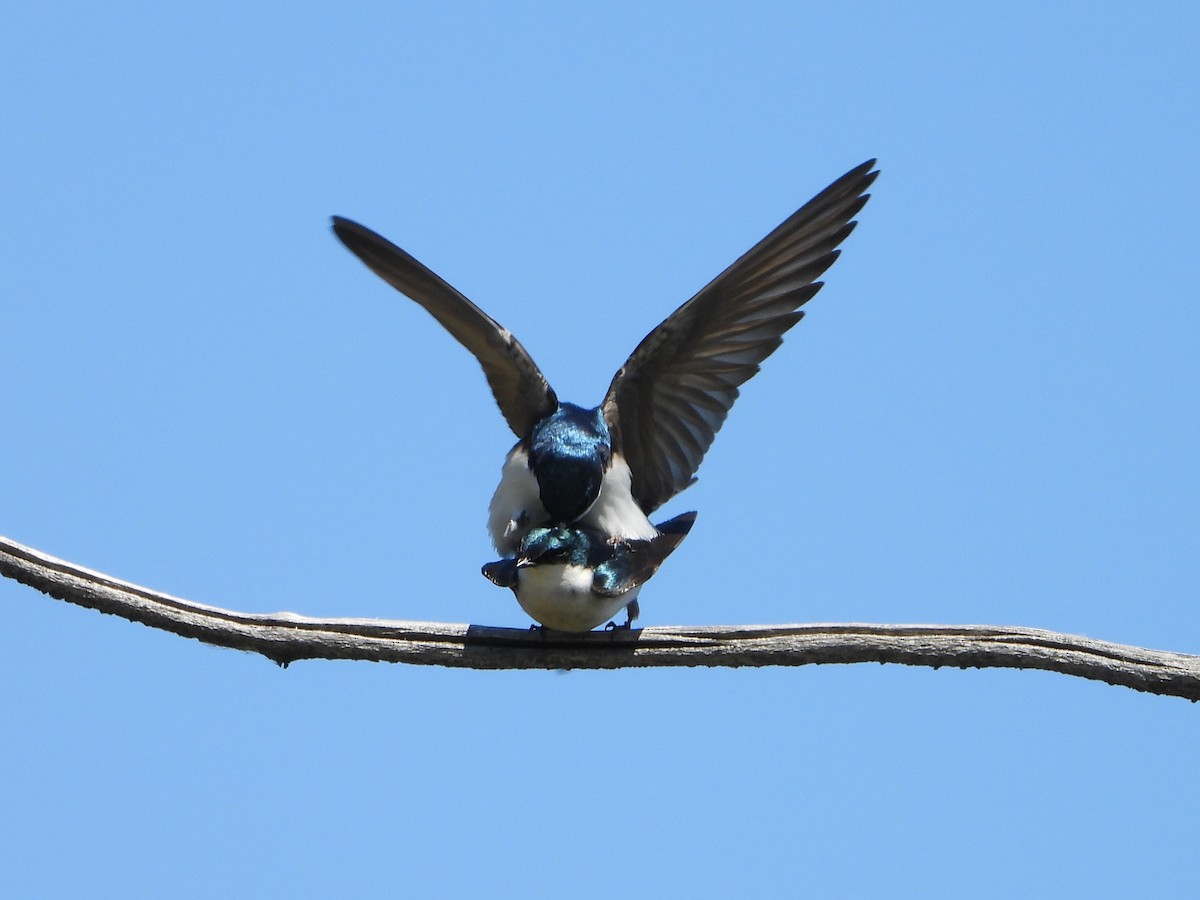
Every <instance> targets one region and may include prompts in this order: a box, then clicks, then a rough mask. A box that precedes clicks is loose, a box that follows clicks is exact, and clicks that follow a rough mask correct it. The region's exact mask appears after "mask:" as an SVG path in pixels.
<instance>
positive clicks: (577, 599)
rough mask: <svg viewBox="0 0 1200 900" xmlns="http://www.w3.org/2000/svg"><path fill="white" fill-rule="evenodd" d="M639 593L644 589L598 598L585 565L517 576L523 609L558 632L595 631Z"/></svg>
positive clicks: (524, 570) (550, 567) (530, 568)
mask: <svg viewBox="0 0 1200 900" xmlns="http://www.w3.org/2000/svg"><path fill="white" fill-rule="evenodd" d="M639 590H641V587H640V586H639V587H636V588H634V589H633V590H631V591H627V592H626V593H624V594H622V595H621V596H619V597H601V596H597V595H596V594H593V593H592V574H591V572H590V571H589V570H588V569H585V568H583V567H582V566H570V565H539V566H528V567H525V568H522V569H520V570H519V571H518V573H517V602H518V603H520V604H521V609H523V610H525V612H526V613H528V614H529V616H530V617H531V618H532V619H534V620H535V621H537V622H540V623H541V624H542V625H545V626H546V627H547V628H553V629H554V630H556V631H591V630H592V629H593V628H595V627H596V626H597V625H603V624H605V623H607V622H609V621H611V620H612V619H613V617H614V616H616V615H617V614H618V613H620V612H621V610H623V609H624V608H625V607H626V606H628V605H629V604H630V603H632V602H633V601H634V600H635V599H637V595H638V591H639ZM618 624H619V623H618Z"/></svg>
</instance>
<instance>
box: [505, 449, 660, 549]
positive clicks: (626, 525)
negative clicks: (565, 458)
mask: <svg viewBox="0 0 1200 900" xmlns="http://www.w3.org/2000/svg"><path fill="white" fill-rule="evenodd" d="M632 479H633V475H632V473H631V472H630V471H629V464H628V463H627V462H625V460H624V459H623V458H622V457H621V455H620V454H614V455H613V458H612V462H611V464H610V465H609V467H608V469H607V471H605V473H604V480H603V481H602V482H601V484H600V496H599V497H597V498H596V502H595V503H593V504H592V505H591V507H590V508H589V509H588V511H587V512H586V513H584V514H583V516H582V517H581V518H580V520H579V521H580V523H581V524H583V525H586V526H588V527H589V528H595V529H596V530H597V531H600V532H603V533H604V534H607V535H610V536H612V537H622V538H626V539H627V540H645V541H648V540H650V539H651V538H653V537H655V536H656V535H657V534H658V530H657V529H656V528H655V527H654V526H653V525H651V524H650V520H649V519H647V518H646V514H645V513H644V512H642V508H641V507H640V506H638V505H637V503H636V502H635V501H634V499H633V494H632V492H631V485H632ZM547 518H548V516H547V513H546V508H545V507H544V506H542V501H541V495H540V492H539V489H538V483H537V478H535V477H534V474H533V470H531V469H530V468H529V454H528V453H526V452H525V451H524V450H523V449H522V448H521V446H520V445H519V444H518V445H517V446H516V447H513V449H512V450H511V451H510V452H509V454H508V456H507V457H506V458H505V460H504V467H503V468H502V469H501V470H500V484H499V485H497V486H496V493H495V494H493V495H492V502H491V504H489V506H488V533H489V534H490V535H491V537H492V544H493V545H494V546H495V547H496V550H497V551H498V552H499V553H500V555H501V556H515V555H516V553H517V548H518V547H519V546H520V544H521V538H523V537H524V536H525V533H526V532H527V531H528V530H529V529H530V528H533V527H535V526H537V525H544V524H545V523H546V520H547Z"/></svg>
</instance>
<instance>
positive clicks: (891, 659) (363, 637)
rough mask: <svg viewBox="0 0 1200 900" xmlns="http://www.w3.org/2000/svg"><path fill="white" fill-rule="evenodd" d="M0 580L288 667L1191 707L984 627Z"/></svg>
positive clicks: (1185, 692)
mask: <svg viewBox="0 0 1200 900" xmlns="http://www.w3.org/2000/svg"><path fill="white" fill-rule="evenodd" d="M0 574H3V575H6V576H7V577H9V578H13V579H15V580H17V581H20V582H21V583H23V584H27V585H29V586H30V587H33V588H37V589H38V590H39V591H42V592H44V593H46V594H49V595H50V596H51V597H55V598H57V599H59V600H66V601H68V602H69V603H75V604H78V605H80V606H87V607H90V608H91V609H98V610H100V612H103V613H111V614H113V615H117V616H121V617H122V618H125V619H129V620H130V621H133V622H141V623H142V624H143V625H149V626H151V627H152V628H161V629H164V630H165V631H170V632H173V633H174V634H178V635H181V636H183V637H189V638H195V639H196V640H199V641H204V642H205V643H208V644H215V645H217V646H220V647H232V648H234V649H236V650H249V651H252V652H254V653H261V654H262V655H263V656H265V657H267V658H268V659H271V660H274V661H275V662H277V663H279V664H280V665H283V666H286V665H287V664H288V663H290V662H293V661H295V660H298V659H365V660H372V661H375V662H406V663H415V664H419V665H438V666H458V667H464V668H472V669H617V668H623V667H645V666H735V667H736V666H803V665H809V664H815V663H857V662H879V663H903V664H905V665H913V666H933V667H934V668H938V667H941V666H954V667H957V668H971V667H976V668H983V667H1004V668H1014V669H1044V670H1046V671H1050V672H1061V673H1063V674H1065V675H1076V676H1079V677H1081V678H1090V679H1094V680H1096V681H1103V682H1107V683H1108V684H1113V685H1122V686H1124V687H1130V688H1133V689H1134V690H1138V691H1148V692H1150V693H1153V694H1168V695H1172V696H1176V697H1185V698H1187V699H1188V700H1192V701H1196V700H1200V656H1192V655H1189V654H1185V653H1171V652H1167V651H1163V650H1147V649H1144V648H1141V647H1131V646H1126V645H1123V644H1111V643H1108V642H1107V641H1097V640H1092V639H1090V638H1085V637H1078V636H1076V635H1069V634H1059V633H1057V632H1053V631H1042V630H1040V629H1036V628H1018V627H1012V628H1004V627H995V626H990V625H860V624H840V625H820V624H814V625H735V626H728V627H721V626H704V627H681V626H670V627H660V628H643V629H637V630H633V631H622V630H618V631H613V632H592V633H589V634H583V635H570V634H561V633H557V632H549V631H529V630H525V629H515V628H487V627H484V626H480V625H450V624H441V623H437V622H402V621H388V620H383V619H312V618H308V617H306V616H299V615H296V614H294V613H282V612H281V613H270V614H255V613H241V612H234V611H232V610H226V609H219V608H217V607H215V606H205V605H204V604H200V603H193V602H191V601H188V600H181V599H180V598H178V597H172V596H170V595H168V594H161V593H159V592H157V591H152V590H148V589H147V588H143V587H138V586H137V585H135V584H130V583H128V582H125V581H119V580H117V579H115V578H110V577H109V576H107V575H102V574H100V573H99V572H93V571H91V570H89V569H84V568H82V567H80V566H76V565H74V564H72V563H69V562H65V561H64V560H61V559H56V558H54V557H52V556H48V555H46V554H44V553H41V552H39V551H37V550H33V549H31V548H29V547H25V546H22V545H21V544H18V543H16V542H15V541H10V540H8V539H7V538H4V537H0Z"/></svg>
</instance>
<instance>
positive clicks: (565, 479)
mask: <svg viewBox="0 0 1200 900" xmlns="http://www.w3.org/2000/svg"><path fill="white" fill-rule="evenodd" d="M874 165H875V160H869V161H868V162H865V163H863V164H862V165H861V166H858V167H857V168H855V169H852V170H851V171H850V172H847V173H846V174H845V175H843V176H842V177H841V178H839V179H838V180H837V181H835V182H834V183H833V184H831V185H830V186H829V187H827V188H826V189H825V190H823V191H821V193H819V194H818V195H817V196H816V197H814V198H813V199H812V200H810V201H809V202H808V203H806V204H805V205H804V206H803V207H801V208H800V209H799V210H797V211H796V212H795V213H793V214H792V215H791V216H790V217H788V219H787V220H786V221H784V222H783V224H781V225H780V226H779V227H778V228H776V229H775V230H774V231H772V232H771V233H770V234H769V235H767V236H766V237H765V238H763V239H762V240H761V241H759V243H758V244H756V245H755V246H754V247H753V248H752V249H751V250H750V251H749V252H747V253H746V254H744V255H743V256H742V257H741V258H739V259H738V260H737V261H736V262H734V263H733V265H731V266H730V267H729V268H727V269H726V270H725V271H724V272H722V273H721V274H720V275H718V276H717V277H716V278H714V279H713V280H712V281H711V282H709V284H708V285H706V286H705V287H704V288H703V289H701V291H700V292H699V293H698V294H696V295H695V296H694V297H692V299H690V300H688V301H687V302H686V303H685V304H683V306H681V307H679V309H677V310H675V312H673V313H672V314H671V315H670V316H668V317H667V319H666V320H665V321H664V322H663V323H662V324H661V325H659V326H658V327H657V328H655V329H654V330H653V331H651V332H650V333H649V334H648V335H646V337H645V338H644V339H643V340H642V342H641V343H640V344H638V346H637V348H636V349H635V350H634V351H633V354H632V355H631V356H630V357H629V359H627V360H626V361H625V364H624V365H623V366H621V368H620V369H619V370H618V371H617V374H616V375H615V376H614V377H613V380H612V383H611V384H610V385H609V387H608V392H607V393H606V394H605V396H604V400H603V401H602V402H601V403H600V405H599V406H596V407H594V408H591V409H585V408H583V407H580V406H576V405H574V404H572V403H565V402H561V401H559V399H558V397H557V395H556V394H555V393H554V390H553V389H552V388H551V387H550V384H549V383H548V382H547V381H546V378H545V376H544V375H542V373H541V371H540V370H539V369H538V367H537V365H536V364H535V363H534V361H533V360H532V359H531V358H530V356H529V354H528V353H527V352H526V351H525V348H524V347H522V346H521V344H520V343H519V342H518V341H517V339H516V338H515V337H513V336H512V334H510V333H509V332H508V330H507V329H505V328H503V327H502V326H501V325H500V324H499V323H497V322H496V321H495V320H494V319H492V318H491V317H490V316H489V315H488V314H487V313H485V312H484V311H483V310H481V309H480V308H479V307H477V306H476V305H475V304H474V303H472V302H471V301H470V300H468V299H467V298H466V297H464V296H463V295H462V294H461V293H459V292H458V291H457V290H455V289H454V288H453V287H451V286H450V285H449V284H447V283H446V282H445V281H443V280H442V279H441V278H439V277H438V276H437V275H435V274H434V273H433V272H431V271H430V270H429V269H427V268H426V267H425V266H423V265H422V264H421V263H419V262H418V261H417V260H416V259H414V258H413V257H412V256H410V255H409V254H407V253H405V252H404V251H403V250H401V249H400V248H399V247H397V246H395V245H394V244H392V243H390V242H389V241H387V240H386V239H384V238H383V237H380V236H379V235H378V234H376V233H375V232H373V231H371V230H370V229H368V228H364V227H363V226H362V225H359V224H357V223H356V222H351V221H350V220H348V219H343V218H340V217H337V216H335V217H334V219H333V230H334V232H335V233H336V234H337V236H338V238H339V239H340V240H341V241H342V243H343V244H345V245H346V247H347V248H349V249H350V250H351V252H353V253H354V254H355V255H356V256H358V258H359V259H361V260H362V261H363V262H364V263H366V265H367V266H368V267H369V268H370V269H371V270H372V271H373V272H375V274H377V275H378V276H380V277H381V278H383V280H384V281H386V282H388V283H389V284H391V285H392V286H393V287H395V288H396V289H397V290H399V291H400V292H401V293H403V294H405V295H406V296H408V297H409V298H411V299H412V300H414V301H416V302H417V303H419V304H420V305H421V306H423V307H424V308H425V309H426V310H427V311H428V312H429V313H430V314H431V315H432V316H433V317H434V318H435V319H437V320H438V321H439V322H440V323H441V324H442V326H443V327H444V328H445V329H446V330H447V331H449V332H450V334H451V335H453V336H454V337H455V338H456V339H457V340H458V341H459V342H460V343H461V344H462V345H463V346H465V347H466V348H467V349H468V350H470V351H471V353H472V354H474V356H475V358H476V359H477V360H478V361H479V364H480V365H481V366H482V367H483V371H484V375H485V376H486V377H487V380H488V384H489V385H490V386H491V389H492V393H493V395H494V396H495V398H496V403H497V404H498V405H499V407H500V412H501V413H502V414H503V415H504V418H505V420H506V421H507V422H508V425H509V427H510V428H511V429H512V430H513V433H514V434H515V435H516V436H517V438H518V440H517V444H516V446H515V447H513V448H512V450H511V451H509V454H508V457H507V458H506V459H505V461H504V467H503V469H502V472H501V478H500V484H499V486H498V487H497V488H496V492H495V494H494V495H493V497H492V502H491V505H490V506H489V509H488V530H489V532H490V533H491V537H492V543H493V544H495V547H496V549H497V551H499V553H500V554H501V555H502V556H504V557H506V558H505V559H502V560H500V561H499V562H496V563H490V564H488V565H487V566H485V567H484V574H485V575H486V576H487V577H488V578H490V579H491V580H492V581H494V582H495V583H496V584H498V585H501V586H503V587H510V588H512V590H513V591H514V593H516V595H517V600H518V602H519V603H520V605H521V607H522V608H523V609H524V610H525V611H526V612H527V613H529V615H530V616H532V617H533V618H534V619H536V620H537V621H539V622H541V623H542V624H543V625H546V626H547V627H550V628H554V629H559V630H564V631H587V630H590V629H592V628H594V627H596V626H597V625H599V624H601V623H603V622H604V621H606V620H607V619H608V618H609V617H610V616H612V615H613V614H615V613H617V612H619V611H620V610H621V609H622V608H626V609H627V610H628V613H629V622H632V621H633V619H634V618H635V617H636V615H637V604H636V597H637V592H638V591H639V590H640V588H641V585H642V584H643V583H644V582H645V581H646V580H647V579H648V578H649V577H650V576H651V575H653V574H654V572H655V571H656V570H657V569H658V567H659V565H660V564H661V563H662V561H663V560H664V559H665V558H666V557H667V555H669V554H670V553H671V552H672V551H673V550H674V549H675V547H677V546H678V545H679V543H680V541H682V540H683V538H684V536H685V535H686V534H687V532H688V530H689V529H690V528H691V525H692V521H693V520H694V518H695V513H685V514H684V515H682V516H678V517H676V518H675V519H672V520H670V521H669V522H666V523H662V524H660V525H659V526H657V527H656V526H654V525H653V524H651V522H650V519H649V515H650V514H651V513H653V512H654V511H655V510H656V509H658V507H659V506H661V505H662V504H663V503H665V502H666V501H667V500H669V499H670V498H671V497H673V496H674V495H675V494H677V493H679V492H680V491H682V490H683V489H684V488H686V487H688V486H689V485H690V484H692V483H693V482H694V481H695V480H696V478H695V475H696V470H697V469H698V468H699V466H700V462H701V461H702V460H703V459H704V454H705V453H706V452H707V450H708V448H709V446H710V445H711V444H712V441H713V438H714V437H715V435H716V433H717V431H718V430H719V429H720V428H721V425H722V424H723V423H724V421H725V417H726V415H727V414H728V412H729V409H730V408H731V407H732V406H733V402H734V401H735V400H736V399H737V397H738V388H739V386H740V385H741V384H743V383H744V382H746V381H747V380H748V379H750V378H751V377H752V376H753V375H754V374H755V373H756V372H757V371H758V369H759V364H760V363H761V362H762V361H763V360H764V359H766V358H767V357H768V356H770V355H771V353H773V352H774V351H775V349H776V348H777V347H778V346H779V345H780V344H781V343H782V340H783V334H784V332H786V331H787V330H788V329H789V328H791V327H792V326H793V325H795V324H796V323H797V322H798V321H800V319H801V317H802V316H803V315H804V313H803V312H802V311H801V310H800V307H801V306H803V305H804V304H805V303H806V302H807V301H808V300H809V299H811V298H812V296H813V295H814V294H816V293H817V291H819V290H820V289H821V286H822V282H819V281H817V280H816V279H818V278H819V277H820V276H821V275H822V274H823V273H824V272H825V270H826V269H828V268H829V267H830V266H831V265H832V264H833V262H834V260H836V259H837V257H838V254H839V253H840V251H839V250H838V249H837V248H838V245H839V244H841V242H842V241H843V240H845V239H846V237H847V236H848V235H849V234H850V232H851V231H853V230H854V226H855V224H856V223H855V222H854V221H853V219H854V216H855V215H857V214H858V212H859V210H861V209H862V208H863V205H864V204H865V203H866V202H867V200H868V198H869V196H870V195H869V194H867V193H866V191H867V189H868V188H869V187H870V185H871V183H872V182H873V181H874V180H875V178H876V176H877V175H878V174H879V173H878V172H877V171H873V170H872V169H873V166H874Z"/></svg>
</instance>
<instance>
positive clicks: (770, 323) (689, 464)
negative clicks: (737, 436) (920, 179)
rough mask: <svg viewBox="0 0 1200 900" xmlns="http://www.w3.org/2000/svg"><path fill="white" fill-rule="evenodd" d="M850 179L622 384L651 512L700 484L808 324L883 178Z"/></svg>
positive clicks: (740, 269)
mask: <svg viewBox="0 0 1200 900" xmlns="http://www.w3.org/2000/svg"><path fill="white" fill-rule="evenodd" d="M874 165H875V160H870V161H868V162H865V163H863V164H862V165H861V166H859V167H857V168H856V169H853V170H852V171H850V172H847V173H846V174H845V175H843V176H842V177H841V178H839V179H838V180H837V181H835V182H834V183H833V184H831V185H830V186H829V187H827V188H826V189H825V190H823V191H822V192H821V193H819V194H818V195H817V196H816V197H814V198H813V199H812V200H810V201H809V202H808V203H806V204H805V205H804V206H803V207H801V208H800V209H799V210H797V211H796V212H795V213H793V214H792V215H791V216H790V217H788V219H787V220H786V221H785V222H783V224H781V225H780V226H779V227H778V228H776V229H775V230H774V231H772V232H771V233H770V234H769V235H767V236H766V237H765V238H763V240H761V241H760V242H759V243H758V244H756V245H755V246H754V247H753V248H751V250H750V251H749V252H747V253H746V254H744V255H743V256H742V257H741V258H739V259H738V260H737V261H736V262H735V263H734V264H733V265H731V266H730V267H729V268H728V269H726V270H725V271H724V272H722V273H721V274H720V275H718V276H717V277H716V278H715V279H713V280H712V281H711V282H710V283H709V284H708V285H707V286H705V287H704V288H703V289H702V290H701V291H700V292H699V293H698V294H696V295H695V296H694V297H692V299H690V300H689V301H688V302H687V303H685V304H683V306H681V307H679V309H677V310H676V311H675V312H673V313H672V314H671V315H670V316H669V317H668V318H667V319H666V321H664V322H663V323H662V324H661V325H659V326H658V327H657V328H655V329H654V330H653V331H651V332H650V334H648V335H646V337H645V339H644V340H643V341H642V342H641V343H640V344H639V345H638V347H637V349H636V350H634V351H633V354H632V355H631V356H630V357H629V359H628V360H627V361H626V362H625V365H624V366H622V367H621V369H620V371H618V372H617V374H616V376H615V377H614V378H613V381H612V384H611V385H610V386H609V389H608V393H607V395H606V396H605V400H604V414H605V417H606V419H607V421H608V425H609V428H610V429H611V430H612V432H613V435H614V448H615V449H616V450H617V451H618V452H620V453H621V454H622V455H623V456H624V457H625V459H626V461H627V462H628V463H629V467H630V469H631V470H632V472H633V497H634V499H635V500H636V501H637V503H638V504H639V505H640V506H641V507H642V509H643V510H644V511H645V512H646V513H650V512H652V511H653V510H655V509H657V508H658V507H659V506H660V505H662V504H663V503H665V502H666V501H667V500H668V499H670V498H671V497H672V496H674V495H675V494H677V493H678V492H679V491H681V490H683V489H684V488H685V487H687V486H688V485H689V484H691V483H692V482H693V481H695V474H696V470H697V469H698V468H699V466H700V462H701V461H702V460H703V459H704V454H705V453H706V452H707V451H708V448H709V446H711V444H712V442H713V438H714V437H715V436H716V433H717V431H719V430H720V428H721V425H722V424H723V423H724V421H725V417H726V415H727V414H728V413H729V409H730V407H732V406H733V403H734V401H735V400H737V397H738V388H739V387H740V385H742V384H743V383H745V382H746V381H747V380H748V379H750V378H751V377H753V376H754V374H755V373H756V372H757V371H758V369H759V364H760V363H762V361H763V360H764V359H766V358H767V357H768V356H770V355H771V354H772V353H773V352H774V351H775V349H776V348H777V347H778V346H779V345H780V344H781V343H782V342H783V335H784V333H785V332H786V331H787V330H788V329H789V328H791V327H792V326H793V325H795V324H796V323H797V322H799V321H800V319H801V317H802V316H803V315H804V313H803V312H801V311H800V307H801V306H803V305H804V304H805V303H806V302H807V301H808V300H809V299H811V298H812V296H813V295H814V294H816V293H817V291H819V290H820V289H821V282H819V281H817V279H818V278H820V277H821V275H822V273H824V272H825V270H826V269H828V268H829V267H830V266H831V265H833V262H834V260H836V259H837V257H838V254H839V252H840V251H839V250H838V249H837V247H838V245H839V244H841V242H842V241H844V240H845V239H846V237H847V235H849V234H850V232H851V231H853V230H854V226H855V222H854V221H852V220H853V218H854V216H855V215H857V214H858V212H859V210H861V209H862V208H863V205H864V204H865V203H866V202H867V200H868V198H869V196H870V195H868V194H866V193H865V192H866V190H867V188H868V187H870V185H871V183H872V182H873V181H874V180H875V178H876V176H877V175H878V174H879V173H878V172H877V171H871V169H872V167H873V166H874Z"/></svg>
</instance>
